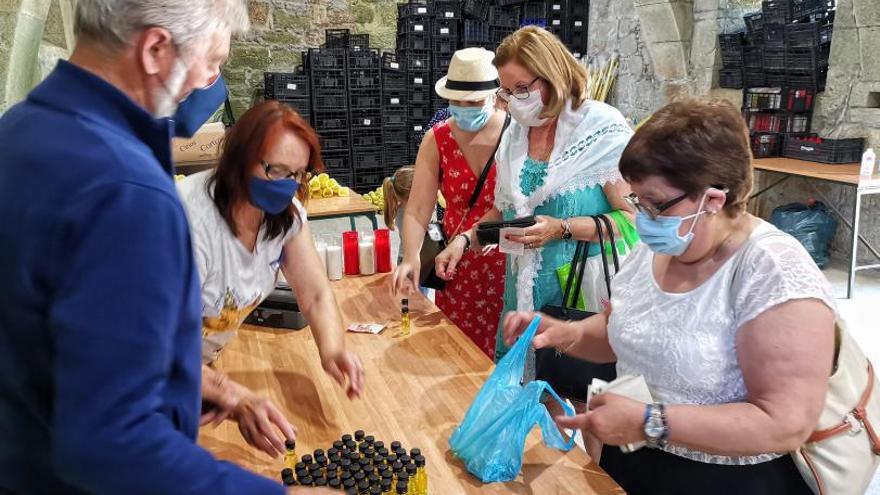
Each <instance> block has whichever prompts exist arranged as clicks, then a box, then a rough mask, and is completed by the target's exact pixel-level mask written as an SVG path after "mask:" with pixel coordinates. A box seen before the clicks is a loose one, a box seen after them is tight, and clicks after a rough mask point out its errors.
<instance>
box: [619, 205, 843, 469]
mask: <svg viewBox="0 0 880 495" xmlns="http://www.w3.org/2000/svg"><path fill="white" fill-rule="evenodd" d="M771 229H775V227H774V226H772V225H771V224H769V223H767V222H763V221H762V222H761V224H760V225H759V226H758V227H756V228H755V230H754V231H753V232H752V237H755V236H757V235H759V234H761V233H764V232H767V231H769V230H771ZM741 256H743V252H742V250H740V252H738V253H736V254H734V255H733V256H732V257H731V258H730V259H729V260H727V262H725V264H724V265H722V266H721V268H720V269H719V270H718V271H717V272H716V273H715V274H713V275H712V276H711V277H710V278H709V279H708V280H706V281H705V282H704V283H703V284H702V285H700V286H699V287H697V288H695V289H693V290H691V291H689V292H686V293H681V294H673V293H667V292H664V291H663V290H661V289H660V287H659V286H658V285H657V282H656V280H655V279H654V274H653V269H652V265H653V260H654V254H653V252H652V251H651V250H650V249H649V248H648V247H647V246H646V245H644V244H640V245H639V246H637V247H636V248H635V249H634V250H633V252H632V253H631V254H630V256H629V258H628V259H627V260H626V263H625V265H624V266H623V267H622V268H621V271H620V273H619V274H618V275H617V276H615V277H614V280H613V282H612V283H613V285H612V292H613V296H612V298H611V307H612V308H613V311H612V313H611V318H610V320H609V323H608V338H609V341H610V343H611V347H612V348H613V349H614V353H615V354H616V355H617V373H618V374H619V375H642V376H644V377H645V380H646V381H647V383H648V386H649V387H650V389H651V393H652V395H653V396H654V399H655V400H657V401H660V402H663V403H666V404H695V405H711V404H727V403H733V402H745V401H746V397H747V394H748V392H747V390H746V386H745V382H744V380H743V374H742V370H741V369H740V367H739V362H738V360H737V356H736V335H737V332H738V330H739V329H740V328H741V327H742V326H743V325H744V324H746V323H747V322H749V321H750V320H752V319H754V318H756V317H757V316H758V315H760V314H761V313H763V312H764V311H767V310H768V309H770V308H772V307H774V306H777V305H779V304H781V303H784V302H786V301H789V300H793V299H819V300H821V301H822V302H824V303H825V304H826V305H827V306H828V307H829V308H831V309H832V310H834V311H835V313H836V308H835V304H834V297H833V295H832V291H831V286H830V284H829V282H828V280H827V279H826V278H825V276H824V275H823V274H822V272H821V271H819V268H818V267H817V266H816V264H815V263H814V262H813V260H812V258H810V255H809V254H808V253H807V251H806V250H805V249H804V248H803V246H801V245H800V243H798V241H797V240H796V239H794V238H793V237H791V236H787V235H786V236H777V235H774V236H769V237H764V238H762V239H760V240H758V241H757V242H756V243H755V244H754V245H753V247H752V248H751V249H750V250H749V252H748V253H747V254H746V255H745V256H746V258H745V259H743V260H742V263H741V265H740V268H739V270H740V273H739V274H737V280H736V286H735V287H732V286H731V284H732V278H733V271H734V268H735V267H736V266H737V260H738V258H740V257H741ZM664 450H666V451H667V452H670V453H672V454H676V455H679V456H682V457H686V458H688V459H691V460H695V461H699V462H706V463H712V464H733V465H747V464H757V463H761V462H766V461H769V460H772V459H775V458H777V457H780V455H781V454H778V453H767V454H762V455H758V456H744V457H728V456H719V455H713V454H708V453H705V452H700V451H696V450H692V449H687V448H684V447H680V446H674V445H669V446H667V447H666V448H665V449H664Z"/></svg>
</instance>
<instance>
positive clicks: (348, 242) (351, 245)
mask: <svg viewBox="0 0 880 495" xmlns="http://www.w3.org/2000/svg"><path fill="white" fill-rule="evenodd" d="M342 257H343V260H344V263H345V274H346V275H360V273H361V266H360V261H359V260H360V258H359V255H358V233H357V232H356V231H353V230H352V231H348V232H343V233H342Z"/></svg>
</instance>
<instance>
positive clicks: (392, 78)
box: [381, 70, 406, 91]
mask: <svg viewBox="0 0 880 495" xmlns="http://www.w3.org/2000/svg"><path fill="white" fill-rule="evenodd" d="M381 74H382V91H405V90H406V74H405V73H400V72H389V71H385V70H383V71H382V72H381Z"/></svg>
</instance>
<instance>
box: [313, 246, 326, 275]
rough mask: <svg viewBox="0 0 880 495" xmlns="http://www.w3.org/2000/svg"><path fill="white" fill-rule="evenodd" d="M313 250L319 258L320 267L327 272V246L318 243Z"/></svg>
mask: <svg viewBox="0 0 880 495" xmlns="http://www.w3.org/2000/svg"><path fill="white" fill-rule="evenodd" d="M315 249H317V250H318V257H319V258H321V267H322V268H323V270H324V271H325V272H326V271H327V245H326V244H324V243H323V242H319V243H318V244H317V245H315Z"/></svg>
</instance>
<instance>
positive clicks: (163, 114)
mask: <svg viewBox="0 0 880 495" xmlns="http://www.w3.org/2000/svg"><path fill="white" fill-rule="evenodd" d="M187 72H189V68H188V67H187V66H186V64H185V63H184V62H183V60H181V59H179V58H178V59H177V60H176V61H175V62H174V68H172V69H171V74H169V76H168V79H166V80H165V81H162V86H161V87H160V88H158V89H157V90H156V92H155V93H154V94H153V101H155V108H154V109H153V117H155V118H157V119H164V118H169V117H172V116H173V115H174V113H175V112H177V106H178V105H180V102H181V101H183V100H181V99H180V91H181V90H182V89H183V85H184V83H186V76H187Z"/></svg>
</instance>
